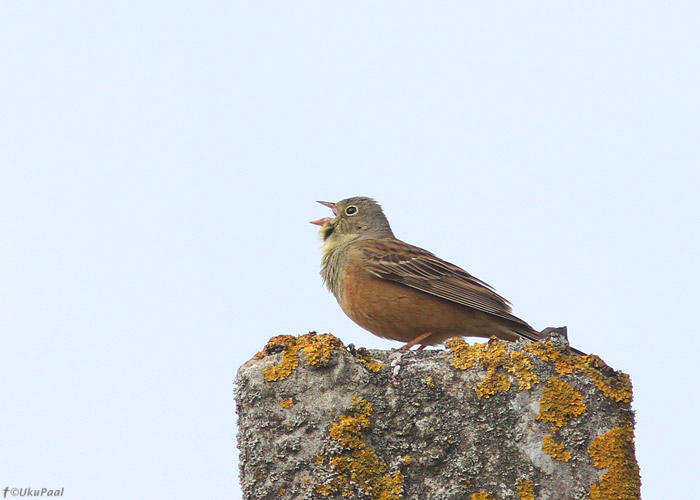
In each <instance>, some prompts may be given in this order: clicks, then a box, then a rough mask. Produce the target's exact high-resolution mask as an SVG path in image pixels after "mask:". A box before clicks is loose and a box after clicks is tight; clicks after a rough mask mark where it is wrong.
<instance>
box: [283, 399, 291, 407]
mask: <svg viewBox="0 0 700 500" xmlns="http://www.w3.org/2000/svg"><path fill="white" fill-rule="evenodd" d="M280 406H281V407H282V408H291V407H292V406H294V401H292V400H291V399H283V400H282V401H280Z"/></svg>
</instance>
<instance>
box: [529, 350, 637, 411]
mask: <svg viewBox="0 0 700 500" xmlns="http://www.w3.org/2000/svg"><path fill="white" fill-rule="evenodd" d="M523 349H525V350H526V351H528V352H531V353H533V354H536V355H538V356H539V357H540V358H542V359H543V360H545V361H551V362H553V363H554V368H555V369H556V370H557V373H559V374H560V375H567V374H569V373H574V372H581V373H583V374H584V375H586V376H587V377H589V378H590V379H591V380H593V383H594V384H595V385H596V387H597V388H598V390H600V391H601V392H602V393H603V395H604V396H605V397H607V398H609V399H612V400H614V401H620V402H623V403H629V402H630V401H632V383H631V382H630V378H629V375H627V374H626V373H622V372H615V371H613V370H612V369H611V368H610V367H608V366H607V365H606V364H605V363H604V362H603V361H602V360H601V359H600V358H599V357H598V356H594V355H588V356H578V355H574V354H571V353H569V352H567V350H566V349H563V348H559V347H557V346H555V345H554V343H553V342H552V341H551V340H549V341H547V342H544V343H542V342H535V343H532V344H527V345H525V346H523Z"/></svg>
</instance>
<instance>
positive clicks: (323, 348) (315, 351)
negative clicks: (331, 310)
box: [299, 333, 343, 366]
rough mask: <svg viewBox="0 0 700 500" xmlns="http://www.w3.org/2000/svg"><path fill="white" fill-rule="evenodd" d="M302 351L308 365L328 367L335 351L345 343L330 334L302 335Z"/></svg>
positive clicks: (300, 338)
mask: <svg viewBox="0 0 700 500" xmlns="http://www.w3.org/2000/svg"><path fill="white" fill-rule="evenodd" d="M299 340H300V341H301V342H302V347H301V349H302V351H303V353H304V357H305V358H306V361H307V363H309V364H310V365H312V366H326V365H327V364H328V362H329V361H330V359H331V354H333V351H334V350H338V349H341V348H342V347H343V343H342V342H341V341H340V339H338V338H337V337H334V336H333V335H331V334H330V333H324V334H322V335H316V334H314V335H308V334H307V335H302V336H301V337H299Z"/></svg>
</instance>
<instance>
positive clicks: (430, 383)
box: [423, 377, 435, 389]
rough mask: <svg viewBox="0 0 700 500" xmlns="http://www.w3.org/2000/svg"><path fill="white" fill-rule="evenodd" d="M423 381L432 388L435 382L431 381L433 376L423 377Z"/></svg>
mask: <svg viewBox="0 0 700 500" xmlns="http://www.w3.org/2000/svg"><path fill="white" fill-rule="evenodd" d="M423 382H425V385H427V386H428V387H430V388H431V389H433V388H434V387H435V382H433V377H425V378H424V379H423Z"/></svg>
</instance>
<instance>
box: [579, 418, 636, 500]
mask: <svg viewBox="0 0 700 500" xmlns="http://www.w3.org/2000/svg"><path fill="white" fill-rule="evenodd" d="M633 438H634V432H633V431H632V426H629V425H628V426H624V427H615V428H613V429H611V430H610V431H608V432H606V433H605V434H603V435H601V436H598V437H597V438H595V439H594V440H593V443H591V446H589V448H588V454H589V455H590V456H591V459H592V460H593V465H594V466H596V467H597V468H598V469H606V468H607V469H608V470H607V471H606V472H605V474H603V477H602V478H601V479H600V482H599V483H598V484H594V485H593V486H592V487H591V490H590V499H591V500H638V499H639V497H640V485H641V481H640V479H639V466H638V465H637V461H636V460H635V457H634V441H633Z"/></svg>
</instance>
